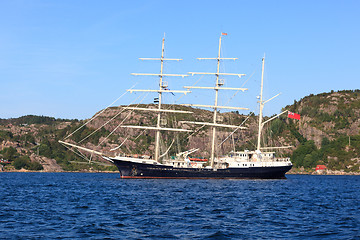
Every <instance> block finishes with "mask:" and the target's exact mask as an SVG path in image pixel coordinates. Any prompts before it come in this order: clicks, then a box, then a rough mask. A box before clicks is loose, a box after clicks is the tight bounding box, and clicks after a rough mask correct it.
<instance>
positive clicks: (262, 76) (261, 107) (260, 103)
mask: <svg viewBox="0 0 360 240" xmlns="http://www.w3.org/2000/svg"><path fill="white" fill-rule="evenodd" d="M264 66H265V54H264V57H263V58H262V70H261V88H260V89H261V90H260V100H259V105H260V112H259V132H258V142H257V148H256V150H257V151H260V139H261V130H262V112H263V108H264V102H263V85H264Z"/></svg>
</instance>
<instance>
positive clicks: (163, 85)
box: [122, 37, 191, 161]
mask: <svg viewBox="0 0 360 240" xmlns="http://www.w3.org/2000/svg"><path fill="white" fill-rule="evenodd" d="M164 52H165V37H164V38H163V39H162V47H161V57H160V58H140V60H157V61H160V63H161V65H160V74H153V73H132V75H135V76H139V75H142V76H159V90H150V89H148V90H135V89H130V90H128V91H129V92H158V108H157V112H158V114H157V123H156V127H143V126H126V125H125V126H122V127H128V128H140V129H153V130H155V132H156V133H155V156H154V160H155V161H159V155H160V154H159V152H160V131H179V132H180V131H187V132H189V131H190V130H185V129H177V128H162V127H161V113H162V112H175V113H184V112H186V111H177V110H166V109H162V108H161V104H162V93H164V92H168V93H184V94H186V93H189V92H190V91H179V90H171V91H170V90H169V89H168V88H167V82H165V81H163V77H165V76H166V77H177V76H179V77H185V76H187V75H186V74H164V61H181V60H182V59H177V58H164ZM129 109H135V110H145V111H146V110H147V111H154V109H146V108H145V109H144V108H129ZM186 113H191V112H186Z"/></svg>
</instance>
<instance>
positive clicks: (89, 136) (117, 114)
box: [79, 95, 141, 144]
mask: <svg viewBox="0 0 360 240" xmlns="http://www.w3.org/2000/svg"><path fill="white" fill-rule="evenodd" d="M140 97H141V95H140V96H138V97H137V98H136V99H135V100H134V101H132V102H131V103H130V104H129V105H128V106H130V105H131V104H132V103H134V102H135V101H136V100H138V99H139V98H140ZM124 111H125V108H123V109H122V110H121V111H120V112H118V113H117V114H116V115H115V116H114V117H112V118H111V119H110V120H108V121H107V122H106V123H104V124H103V125H102V126H101V127H99V128H98V129H96V130H95V131H93V132H92V133H90V134H89V135H87V136H86V137H85V138H83V139H82V140H81V141H80V142H79V144H80V143H82V142H83V141H84V140H86V139H88V138H89V137H90V136H92V135H93V134H94V133H96V132H97V131H98V130H100V129H101V128H102V127H104V126H105V125H107V124H108V123H109V122H111V121H112V120H114V119H115V118H116V117H117V116H119V115H120V114H121V113H122V112H124Z"/></svg>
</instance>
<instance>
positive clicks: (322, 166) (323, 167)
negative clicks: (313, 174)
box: [315, 165, 326, 171]
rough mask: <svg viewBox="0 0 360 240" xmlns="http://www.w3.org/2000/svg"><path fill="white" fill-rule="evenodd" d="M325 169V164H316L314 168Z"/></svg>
mask: <svg viewBox="0 0 360 240" xmlns="http://www.w3.org/2000/svg"><path fill="white" fill-rule="evenodd" d="M324 169H326V166H325V165H317V166H316V168H315V171H317V170H324Z"/></svg>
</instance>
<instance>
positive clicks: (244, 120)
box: [218, 112, 254, 147]
mask: <svg viewBox="0 0 360 240" xmlns="http://www.w3.org/2000/svg"><path fill="white" fill-rule="evenodd" d="M253 113H254V112H251V113H250V114H249V116H247V118H245V120H244V121H243V122H242V123H241V124H240V125H239V127H241V126H242V125H243V124H244V123H245V122H246V121H247V120H248V119H249V118H250V116H251V115H252V114H253ZM239 129H240V128H236V129H235V130H234V131H233V132H232V133H230V135H229V136H227V137H226V138H225V140H224V141H222V142H221V143H220V144H219V145H218V147H220V146H221V145H222V144H223V143H224V142H225V141H226V140H228V138H229V137H230V136H232V135H233V134H234V133H235V132H236V131H237V130H239Z"/></svg>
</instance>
